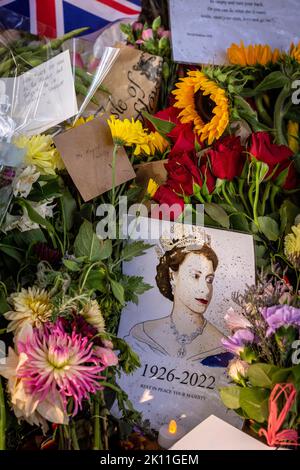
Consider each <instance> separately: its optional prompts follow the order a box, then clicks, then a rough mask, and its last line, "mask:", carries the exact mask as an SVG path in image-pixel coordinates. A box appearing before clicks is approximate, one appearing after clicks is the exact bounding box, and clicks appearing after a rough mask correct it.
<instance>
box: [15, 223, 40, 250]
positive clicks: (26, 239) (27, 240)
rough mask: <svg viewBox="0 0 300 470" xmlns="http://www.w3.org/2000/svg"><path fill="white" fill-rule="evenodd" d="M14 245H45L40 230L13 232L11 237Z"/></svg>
mask: <svg viewBox="0 0 300 470" xmlns="http://www.w3.org/2000/svg"><path fill="white" fill-rule="evenodd" d="M13 238H14V241H15V244H16V245H17V246H24V247H27V246H29V245H33V244H35V243H39V242H40V243H46V242H47V240H46V237H45V235H44V234H43V231H42V230H41V229H40V228H37V229H34V230H28V231H26V232H15V233H14V235H13Z"/></svg>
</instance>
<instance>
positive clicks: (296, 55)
mask: <svg viewBox="0 0 300 470" xmlns="http://www.w3.org/2000/svg"><path fill="white" fill-rule="evenodd" d="M290 56H291V57H292V58H293V59H295V60H296V61H297V62H300V41H299V42H298V44H297V45H296V46H295V45H294V43H292V44H291V46H290Z"/></svg>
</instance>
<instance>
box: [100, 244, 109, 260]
mask: <svg viewBox="0 0 300 470" xmlns="http://www.w3.org/2000/svg"><path fill="white" fill-rule="evenodd" d="M100 245H101V260H104V259H107V258H109V257H110V256H111V254H112V241H111V240H104V241H101V240H100Z"/></svg>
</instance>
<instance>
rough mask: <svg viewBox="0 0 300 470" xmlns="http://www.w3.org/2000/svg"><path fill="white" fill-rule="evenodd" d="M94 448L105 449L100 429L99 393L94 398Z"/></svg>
mask: <svg viewBox="0 0 300 470" xmlns="http://www.w3.org/2000/svg"><path fill="white" fill-rule="evenodd" d="M93 450H103V445H102V441H101V431H100V401H99V394H97V395H96V396H95V398H94V447H93Z"/></svg>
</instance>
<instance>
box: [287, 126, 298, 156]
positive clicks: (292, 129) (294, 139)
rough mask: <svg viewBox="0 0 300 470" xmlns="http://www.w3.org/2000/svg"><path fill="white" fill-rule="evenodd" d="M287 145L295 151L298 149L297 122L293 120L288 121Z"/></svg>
mask: <svg viewBox="0 0 300 470" xmlns="http://www.w3.org/2000/svg"><path fill="white" fill-rule="evenodd" d="M287 133H288V145H289V147H290V149H291V150H292V151H293V152H294V153H297V152H298V150H299V123H298V122H294V121H289V122H288V127H287Z"/></svg>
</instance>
